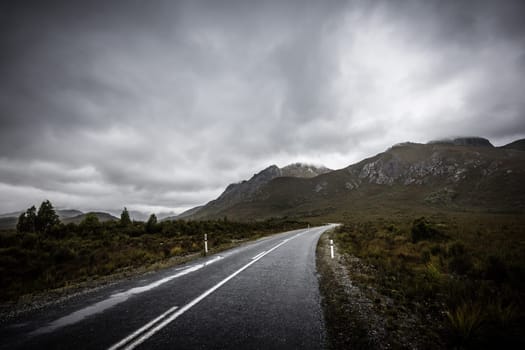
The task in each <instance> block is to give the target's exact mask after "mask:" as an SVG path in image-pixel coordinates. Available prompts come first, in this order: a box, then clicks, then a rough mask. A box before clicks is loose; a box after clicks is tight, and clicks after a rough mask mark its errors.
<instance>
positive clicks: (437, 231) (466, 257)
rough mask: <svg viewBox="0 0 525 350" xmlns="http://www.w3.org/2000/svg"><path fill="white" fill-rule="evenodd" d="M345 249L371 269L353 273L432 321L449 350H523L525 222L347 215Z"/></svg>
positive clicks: (338, 238)
mask: <svg viewBox="0 0 525 350" xmlns="http://www.w3.org/2000/svg"><path fill="white" fill-rule="evenodd" d="M334 238H335V242H336V244H337V246H338V248H339V250H340V251H342V252H344V253H346V254H348V255H354V256H357V257H359V258H360V259H361V260H362V261H364V262H366V263H367V264H369V266H371V267H373V268H371V269H370V273H369V274H368V275H366V276H354V278H355V280H356V283H359V284H360V285H362V286H363V287H366V286H367V285H370V284H372V285H373V286H374V287H375V288H376V290H378V291H380V292H381V293H382V294H383V295H385V296H386V297H388V298H392V299H393V300H394V301H395V303H396V305H403V307H405V308H406V309H407V310H412V311H413V312H415V313H417V314H419V315H420V316H421V319H422V320H426V321H424V322H427V324H426V331H428V335H429V337H430V338H431V337H433V336H438V337H440V338H441V339H442V340H443V343H444V344H447V346H449V347H452V348H454V347H459V348H476V347H486V346H489V347H490V346H500V345H501V344H505V346H510V347H518V348H523V347H525V335H524V334H522V332H521V331H520V329H524V328H525V303H524V302H523V300H525V245H524V244H523V243H524V242H525V241H524V239H525V217H524V216H523V215H520V214H518V215H515V214H508V213H481V212H466V211H465V212H453V211H449V212H434V213H428V212H427V213H425V215H424V216H421V215H418V212H417V211H414V212H413V213H407V212H406V211H400V212H398V213H396V214H393V215H392V213H388V214H386V215H385V216H382V215H380V212H374V213H373V215H367V214H366V213H363V212H359V213H352V214H347V216H346V219H345V222H344V225H343V226H341V227H339V228H338V229H337V230H336V232H335V233H334Z"/></svg>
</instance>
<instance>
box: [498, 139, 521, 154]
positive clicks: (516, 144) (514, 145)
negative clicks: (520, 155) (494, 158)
mask: <svg viewBox="0 0 525 350" xmlns="http://www.w3.org/2000/svg"><path fill="white" fill-rule="evenodd" d="M501 148H504V149H514V150H517V151H525V139H521V140H517V141H514V142H511V143H509V144H507V145H505V146H502V147H501Z"/></svg>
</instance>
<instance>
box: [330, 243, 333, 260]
mask: <svg viewBox="0 0 525 350" xmlns="http://www.w3.org/2000/svg"><path fill="white" fill-rule="evenodd" d="M330 257H332V259H333V258H334V240H333V239H331V240H330Z"/></svg>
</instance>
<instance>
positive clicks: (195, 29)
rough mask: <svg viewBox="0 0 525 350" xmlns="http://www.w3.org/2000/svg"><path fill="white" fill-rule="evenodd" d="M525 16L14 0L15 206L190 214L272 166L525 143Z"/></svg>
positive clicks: (8, 12)
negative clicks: (470, 139)
mask: <svg viewBox="0 0 525 350" xmlns="http://www.w3.org/2000/svg"><path fill="white" fill-rule="evenodd" d="M9 3H11V4H9ZM523 18H525V2H524V1H521V0H516V1H479V0H478V1H474V0H473V1H458V0H451V1H443V0H435V1H432V0H430V1H415V0H414V1H386V0H385V1H370V0H367V1H315V0H312V1H242V0H239V1H219V0H210V1H150V0H147V1H146V0H144V1H128V0H127V1H114V0H113V1H106V0H104V1H72V0H68V1H34V2H31V1H23V0H16V1H3V2H2V5H0V122H1V130H0V196H1V198H2V200H1V202H0V212H8V211H13V210H18V209H25V208H27V207H29V206H30V205H32V204H37V205H38V204H39V203H40V202H41V201H42V200H44V199H50V200H51V202H52V203H53V204H54V205H55V206H56V207H59V208H78V209H82V210H89V209H113V208H117V209H118V208H122V207H123V206H124V205H126V206H127V207H128V208H132V209H140V210H144V211H147V212H153V211H163V210H175V211H177V212H179V211H181V210H183V209H186V208H189V207H193V206H195V205H199V204H203V203H206V202H208V201H209V200H211V199H214V198H215V197H217V196H218V195H219V194H220V193H221V192H222V190H223V189H224V188H225V186H226V185H227V184H228V183H231V182H237V181H239V180H242V179H247V178H249V177H250V176H252V175H253V173H255V172H258V171H259V170H261V169H263V168H265V167H267V166H268V165H271V164H277V165H278V166H284V165H287V164H288V163H292V162H297V161H300V162H308V163H314V164H324V165H326V166H328V167H330V168H334V169H336V168H342V167H345V166H347V165H349V164H352V163H354V162H357V161H359V160H361V159H362V158H364V157H368V156H371V155H374V154H376V153H379V152H381V151H383V150H385V149H386V148H388V147H389V146H391V145H392V144H395V143H398V142H403V141H415V142H427V141H429V140H432V139H436V138H442V137H447V136H459V135H477V136H484V137H487V138H489V139H490V140H491V141H492V142H493V143H494V144H496V145H501V144H504V143H507V142H510V141H512V140H514V139H518V138H523V137H525V79H524V77H525V26H524V25H523Z"/></svg>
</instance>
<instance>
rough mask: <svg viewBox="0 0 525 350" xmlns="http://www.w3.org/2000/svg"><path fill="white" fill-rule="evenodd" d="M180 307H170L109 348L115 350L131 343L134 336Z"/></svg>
mask: <svg viewBox="0 0 525 350" xmlns="http://www.w3.org/2000/svg"><path fill="white" fill-rule="evenodd" d="M177 309H178V307H177V306H174V307H172V308H171V309H169V310H168V311H166V312H165V313H163V314H162V315H160V316H159V317H157V318H155V319H154V320H152V321H150V322H148V323H146V324H145V325H144V326H142V327H141V328H139V329H137V330H136V331H135V332H133V333H131V334H130V335H129V336H127V337H126V338H124V339H122V340H121V341H120V342H118V343H117V344H115V345H113V346H112V347H111V348H109V350H114V349H117V348H119V347H121V346H124V345H125V344H127V343H129V342H130V341H131V340H133V338H135V337H137V336H139V335H140V333H142V332H144V331H146V330H148V329H149V328H150V327H152V326H153V325H154V324H155V323H157V322H159V321H160V320H162V319H163V318H164V317H166V316H168V315H169V314H170V313H172V312H173V311H175V310H177Z"/></svg>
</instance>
